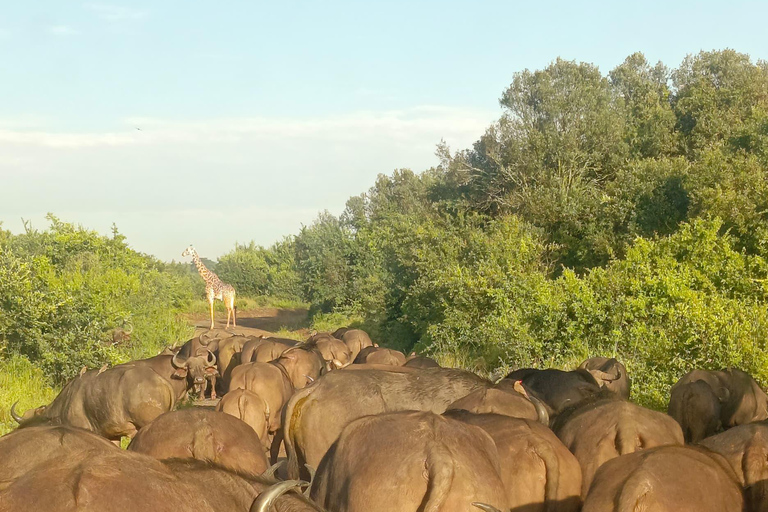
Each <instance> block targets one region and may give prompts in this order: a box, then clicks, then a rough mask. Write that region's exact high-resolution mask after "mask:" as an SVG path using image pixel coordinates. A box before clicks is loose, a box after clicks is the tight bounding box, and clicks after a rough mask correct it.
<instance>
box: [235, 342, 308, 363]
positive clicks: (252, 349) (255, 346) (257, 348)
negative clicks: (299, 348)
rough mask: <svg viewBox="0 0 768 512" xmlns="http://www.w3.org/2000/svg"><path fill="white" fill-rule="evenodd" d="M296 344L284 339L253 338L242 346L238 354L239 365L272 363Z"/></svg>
mask: <svg viewBox="0 0 768 512" xmlns="http://www.w3.org/2000/svg"><path fill="white" fill-rule="evenodd" d="M297 344H298V342H297V341H296V340H290V339H286V338H273V337H269V338H265V337H263V336H254V337H252V338H250V339H249V340H248V341H246V342H245V344H243V350H242V352H240V362H241V363H268V362H269V361H274V360H275V359H277V358H278V357H280V355H281V354H282V353H283V352H285V351H286V350H288V349H289V348H291V347H295V346H296V345H297Z"/></svg>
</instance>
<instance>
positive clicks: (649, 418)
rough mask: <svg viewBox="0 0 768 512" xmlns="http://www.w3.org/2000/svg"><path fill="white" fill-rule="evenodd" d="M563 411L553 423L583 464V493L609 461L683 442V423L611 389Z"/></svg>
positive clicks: (554, 428) (561, 437)
mask: <svg viewBox="0 0 768 512" xmlns="http://www.w3.org/2000/svg"><path fill="white" fill-rule="evenodd" d="M604 396H608V397H609V398H601V397H592V398H590V399H587V400H584V401H582V402H581V403H580V404H578V405H575V406H573V407H570V408H568V409H566V410H565V411H563V412H562V413H561V414H560V415H559V416H558V417H557V419H556V420H555V422H554V424H553V425H552V429H553V430H554V432H555V434H557V437H559V438H560V440H561V441H562V442H563V444H565V446H567V447H568V449H569V450H571V452H573V454H574V455H575V456H576V459H578V461H579V464H581V472H582V496H585V495H586V494H587V491H588V490H589V485H590V483H592V479H593V477H594V475H595V472H596V471H597V470H598V468H599V467H600V466H602V465H603V464H604V463H605V462H606V461H608V460H611V459H613V458H615V457H618V456H620V455H626V454H628V453H632V452H635V451H637V450H645V449H648V448H653V447H655V446H663V445H682V444H683V442H684V440H683V432H682V431H681V430H680V425H678V424H677V422H676V421H675V420H673V419H672V418H670V417H669V416H667V415H666V414H663V413H660V412H656V411H652V410H650V409H646V408H644V407H640V406H639V405H635V404H633V403H631V402H627V401H625V400H619V399H617V398H616V397H615V396H613V395H612V394H611V393H610V392H608V391H606V392H604Z"/></svg>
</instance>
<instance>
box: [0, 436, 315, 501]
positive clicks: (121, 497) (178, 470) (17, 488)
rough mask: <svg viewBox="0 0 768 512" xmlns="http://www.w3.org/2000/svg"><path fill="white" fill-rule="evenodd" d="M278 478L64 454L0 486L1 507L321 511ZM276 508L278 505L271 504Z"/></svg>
mask: <svg viewBox="0 0 768 512" xmlns="http://www.w3.org/2000/svg"><path fill="white" fill-rule="evenodd" d="M298 484H299V482H282V483H277V482H274V481H270V480H269V479H265V478H261V477H256V476H250V475H244V474H240V473H235V472H232V471H229V470H227V469H224V468H221V467H219V466H216V465H213V464H210V463H204V462H200V461H194V460H187V461H179V460H169V461H164V462H160V461H158V460H156V459H154V458H152V457H149V456H147V455H143V454H140V453H134V452H130V451H124V450H118V449H115V450H111V451H109V452H103V453H96V454H93V455H92V456H89V457H83V458H77V459H70V458H67V457H60V458H57V459H55V460H51V461H50V463H48V464H45V465H43V466H40V467H36V468H34V469H33V470H31V471H29V472H27V473H26V474H24V475H23V476H21V477H19V478H17V479H15V480H14V481H12V482H6V483H4V485H3V486H2V487H0V512H18V511H19V510H45V511H47V512H75V511H77V512H143V511H146V510H152V511H154V512H248V511H250V512H268V511H271V510H277V511H280V512H319V511H321V509H319V508H318V507H317V506H315V505H313V504H312V503H310V502H309V501H308V500H306V499H305V498H304V497H303V496H301V495H300V494H298V493H296V492H288V493H287V494H285V493H286V492H287V491H291V490H292V489H293V488H295V487H296V486H297V485H298ZM272 507H274V508H272Z"/></svg>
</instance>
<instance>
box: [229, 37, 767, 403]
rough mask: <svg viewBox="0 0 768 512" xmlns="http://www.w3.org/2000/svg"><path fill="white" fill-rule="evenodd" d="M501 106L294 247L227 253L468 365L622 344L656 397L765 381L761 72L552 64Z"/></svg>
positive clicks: (731, 59)
mask: <svg viewBox="0 0 768 512" xmlns="http://www.w3.org/2000/svg"><path fill="white" fill-rule="evenodd" d="M500 105H501V107H502V115H501V117H500V119H499V120H498V121H497V122H495V123H493V124H492V125H491V126H489V127H488V129H487V130H486V132H485V133H484V134H483V135H482V136H481V137H480V138H479V140H478V141H477V142H476V143H475V144H474V145H473V147H472V148H470V149H467V150H463V151H458V152H451V151H450V149H449V148H448V147H446V146H445V145H444V144H443V145H440V146H439V147H438V156H439V157H440V160H441V164H440V165H439V166H438V167H436V168H433V169H429V170H427V171H425V172H423V173H421V174H416V173H413V172H411V171H409V170H398V171H395V172H394V174H393V175H391V176H380V177H379V179H378V180H377V182H376V183H375V185H374V186H373V187H372V188H371V189H370V190H369V191H368V192H367V193H365V194H362V195H360V196H356V197H352V198H350V200H349V201H348V202H347V207H346V210H345V211H344V213H343V214H342V215H341V216H339V217H338V218H337V217H335V216H333V215H331V214H329V213H327V212H326V213H323V214H322V215H320V217H318V219H317V220H316V221H315V222H314V223H313V224H312V225H310V226H306V227H304V228H303V229H302V230H301V232H300V233H298V234H297V235H296V236H295V237H293V238H291V239H288V240H287V241H286V242H285V243H284V244H283V245H282V246H281V247H282V248H285V247H287V246H289V245H290V246H291V247H292V248H293V251H285V252H282V253H280V254H279V255H278V251H277V250H276V249H275V248H271V249H268V250H267V249H261V248H257V247H248V248H240V247H239V248H237V249H236V250H235V251H234V252H233V253H232V254H231V255H230V257H231V258H232V260H233V261H234V260H235V259H236V258H240V260H239V261H243V262H245V261H246V259H247V258H245V257H244V255H239V254H238V252H242V251H247V252H249V254H250V256H249V257H250V258H253V260H254V261H256V260H258V262H259V264H258V265H252V266H250V267H247V265H243V266H242V267H240V268H239V269H238V270H237V272H240V273H242V274H243V275H245V274H246V273H248V272H254V273H255V274H258V277H254V279H253V282H268V281H269V279H268V277H267V276H269V274H270V272H275V270H274V269H276V268H280V269H282V272H285V273H286V274H290V275H291V278H292V281H291V282H294V283H301V284H302V288H301V290H300V292H298V291H297V288H296V287H292V288H291V290H292V293H300V296H299V297H300V298H303V299H305V300H308V301H309V302H311V303H312V304H313V307H314V308H315V309H316V310H318V311H324V312H330V311H336V312H342V311H343V312H347V313H349V314H353V315H355V316H358V317H362V318H363V319H364V320H363V322H362V324H363V325H364V326H365V327H367V328H369V329H371V330H372V331H373V332H374V334H375V336H377V337H378V338H379V339H381V340H382V341H385V342H388V343H390V344H391V345H395V346H398V347H400V348H404V349H410V348H411V347H413V346H414V345H416V344H418V347H419V348H421V349H423V350H425V351H427V352H431V353H433V354H437V355H438V356H440V357H443V358H445V359H450V360H452V361H454V362H456V363H459V364H463V365H465V366H471V367H475V368H478V369H484V370H488V371H491V370H494V369H497V368H509V367H518V366H527V365H535V366H547V365H553V364H554V365H564V366H568V365H572V364H575V363H577V362H578V361H579V360H580V359H582V358H584V357H587V356H593V355H599V354H603V355H605V354H608V355H617V356H618V357H621V358H622V359H624V360H625V361H626V362H627V364H628V366H629V367H630V368H631V370H632V371H633V373H634V374H635V375H636V376H637V378H636V379H635V384H634V386H635V390H634V391H635V393H637V396H638V397H639V398H640V400H641V401H643V402H644V403H647V404H650V405H653V406H656V407H660V406H663V405H664V404H663V402H664V397H665V396H666V395H667V393H668V388H669V386H670V384H671V383H672V382H674V380H676V379H677V378H678V377H679V376H680V375H681V374H682V373H683V372H685V371H687V370H689V369H691V368H694V367H701V368H719V367H723V366H729V365H734V366H739V367H742V368H744V369H746V370H748V371H750V372H752V373H754V374H755V375H756V377H757V378H758V379H759V380H761V381H762V382H764V383H768V365H767V364H766V363H768V361H766V360H765V356H763V354H764V352H765V343H766V339H768V314H767V313H766V306H768V296H766V292H767V291H768V288H767V286H768V285H766V278H767V276H766V268H767V264H766V258H768V65H767V64H766V63H765V62H758V63H757V64H755V63H753V62H752V61H751V60H750V58H749V57H748V56H746V55H743V54H740V53H737V52H735V51H732V50H723V51H713V52H702V53H699V54H698V55H692V56H689V57H688V58H686V59H685V60H684V61H683V63H682V64H681V65H680V66H679V67H678V68H677V69H674V70H670V69H668V68H667V67H666V66H664V65H663V64H661V63H658V64H656V65H652V64H650V63H649V62H647V60H646V59H645V57H644V56H643V55H642V54H639V53H637V54H634V55H631V56H629V57H628V58H627V59H626V60H625V61H624V62H623V63H622V64H621V65H619V66H618V67H616V68H615V69H613V70H611V71H610V72H609V73H607V75H603V74H602V73H601V72H600V70H598V69H597V68H596V67H595V66H593V65H591V64H585V63H577V62H572V61H564V60H559V59H558V60H556V61H555V62H553V63H552V64H551V65H549V66H548V67H546V68H545V69H543V70H538V71H528V70H525V71H522V72H519V73H516V74H515V76H514V79H513V81H512V83H511V85H510V86H509V88H508V89H507V90H505V91H504V92H503V94H502V96H501V99H500ZM266 254H269V255H270V256H269V257H267V256H266ZM268 258H271V262H267V260H268ZM246 267H247V268H246ZM234 273H235V271H234V270H233V274H234ZM259 291H267V292H269V291H270V289H269V286H268V285H263V286H262V287H261V288H259Z"/></svg>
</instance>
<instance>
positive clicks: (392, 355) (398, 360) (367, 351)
mask: <svg viewBox="0 0 768 512" xmlns="http://www.w3.org/2000/svg"><path fill="white" fill-rule="evenodd" d="M355 364H388V365H392V366H403V365H404V364H405V354H403V353H402V352H400V351H399V350H393V349H391V348H383V347H365V348H364V349H362V350H361V351H360V353H359V354H357V357H356V358H355Z"/></svg>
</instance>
